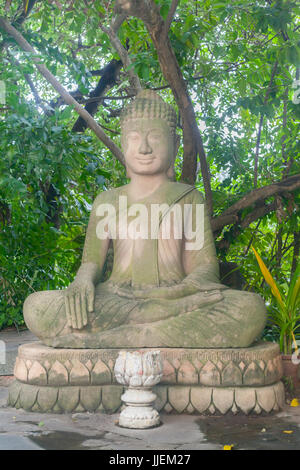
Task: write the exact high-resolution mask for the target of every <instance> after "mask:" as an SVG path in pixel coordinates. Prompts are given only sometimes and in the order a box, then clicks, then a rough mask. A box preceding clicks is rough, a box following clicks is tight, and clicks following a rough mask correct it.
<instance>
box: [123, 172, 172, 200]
mask: <svg viewBox="0 0 300 470" xmlns="http://www.w3.org/2000/svg"><path fill="white" fill-rule="evenodd" d="M166 181H169V179H168V177H167V175H166V174H165V173H163V174H158V175H132V177H131V180H130V183H129V184H128V190H129V194H130V196H131V198H132V199H141V198H145V197H147V196H150V195H151V194H152V193H154V191H156V190H157V189H158V188H159V187H160V186H161V185H162V184H163V183H165V182H166Z"/></svg>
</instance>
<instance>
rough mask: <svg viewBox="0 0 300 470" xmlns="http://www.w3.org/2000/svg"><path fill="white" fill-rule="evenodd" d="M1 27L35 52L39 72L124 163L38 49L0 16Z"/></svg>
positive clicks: (23, 45) (111, 143) (122, 160)
mask: <svg viewBox="0 0 300 470" xmlns="http://www.w3.org/2000/svg"><path fill="white" fill-rule="evenodd" d="M0 28H1V29H3V30H4V31H5V32H6V33H7V34H9V35H10V36H12V37H13V38H14V39H15V41H16V42H17V44H19V46H20V47H21V48H22V49H24V50H25V51H26V52H31V53H32V54H35V57H33V58H32V60H33V62H34V64H35V65H36V67H37V69H38V70H39V72H40V73H41V74H42V75H43V77H45V79H46V80H47V81H48V82H49V83H51V85H52V86H53V88H55V90H56V91H57V92H58V93H59V94H60V95H61V97H62V98H63V100H64V101H65V103H66V104H69V105H70V106H74V108H75V110H76V111H77V112H78V114H79V115H80V116H81V117H82V118H83V119H84V120H85V121H86V122H87V124H88V126H89V127H90V128H91V129H92V130H93V131H94V132H95V134H96V135H97V137H98V138H99V139H100V140H101V142H103V143H104V145H106V146H107V147H108V148H109V150H110V151H111V152H112V153H113V155H114V156H115V157H116V158H117V159H118V160H119V161H120V162H121V163H122V164H123V163H124V157H123V153H122V152H121V150H120V149H119V147H118V146H117V145H116V144H115V143H114V142H113V141H112V140H111V139H110V138H109V137H108V136H107V135H106V134H105V132H104V131H103V130H102V129H101V127H100V126H99V125H98V124H97V122H96V121H95V120H94V119H93V117H92V116H91V115H90V114H89V113H88V112H87V111H86V110H85V109H84V108H83V107H82V106H81V105H80V104H79V103H78V102H77V101H76V100H75V99H74V98H73V97H72V96H71V95H70V94H69V93H68V92H67V90H66V89H65V88H64V87H63V86H62V85H61V84H60V83H59V82H58V81H57V80H56V78H55V77H54V75H53V74H52V73H51V72H50V71H49V70H48V69H47V67H45V66H44V65H43V64H41V62H40V58H39V57H37V55H36V51H35V50H34V49H33V47H31V45H30V44H29V43H28V42H27V41H26V39H25V38H24V37H23V36H22V35H21V34H20V33H19V31H17V30H16V29H15V28H14V27H13V26H12V25H10V24H9V23H8V22H7V21H6V20H5V19H4V18H2V17H0Z"/></svg>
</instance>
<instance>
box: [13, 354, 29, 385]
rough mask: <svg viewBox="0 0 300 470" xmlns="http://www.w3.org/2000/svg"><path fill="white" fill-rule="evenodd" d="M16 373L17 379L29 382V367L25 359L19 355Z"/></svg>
mask: <svg viewBox="0 0 300 470" xmlns="http://www.w3.org/2000/svg"><path fill="white" fill-rule="evenodd" d="M14 375H15V377H16V379H18V380H20V382H27V376H28V371H27V367H26V365H25V362H24V361H23V359H20V358H19V357H17V359H16V364H15V369H14Z"/></svg>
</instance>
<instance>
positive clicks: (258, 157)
mask: <svg viewBox="0 0 300 470" xmlns="http://www.w3.org/2000/svg"><path fill="white" fill-rule="evenodd" d="M114 3H115V2H110V1H100V0H93V1H92V0H66V1H65V2H59V1H56V0H49V1H48V2H41V1H36V2H34V1H32V0H31V1H29V2H23V1H21V0H11V1H9V2H2V3H1V6H0V16H2V17H6V18H7V19H8V20H9V21H10V22H11V23H13V24H15V26H16V27H17V28H18V29H19V30H20V32H21V33H22V34H23V36H24V37H25V38H26V39H27V41H28V42H29V43H30V44H31V45H32V46H33V47H34V48H35V50H36V51H37V54H38V55H39V57H40V58H41V61H42V63H44V64H45V65H46V66H47V67H48V69H49V70H50V71H51V72H52V73H53V74H54V75H55V76H56V77H57V79H58V80H59V82H60V83H61V84H62V85H63V86H64V87H65V88H66V89H67V90H68V91H75V90H79V91H80V92H81V93H82V95H83V99H88V97H89V96H88V95H89V92H90V91H91V90H93V89H94V88H95V87H96V85H97V82H98V80H99V76H98V75H95V74H94V71H95V70H100V69H102V68H103V67H104V66H105V65H107V64H108V63H109V62H110V61H111V60H112V59H114V58H115V59H119V56H118V54H117V53H116V51H115V49H114V47H113V45H112V44H111V42H110V39H109V37H108V35H107V34H106V33H105V32H103V30H102V29H101V27H100V25H105V26H108V25H109V24H110V23H111V21H112V19H113V18H114V17H115V13H114V11H113V6H114ZM156 3H157V4H158V5H159V6H160V8H161V10H160V11H161V15H162V16H163V17H164V18H166V17H167V15H168V11H169V7H170V4H171V1H169V0H160V1H156ZM24 5H25V7H26V5H27V6H28V11H27V12H26V14H27V13H28V12H29V14H28V16H27V17H26V18H25V20H24V21H23V22H19V24H18V23H17V22H16V21H17V19H18V18H19V17H20V15H21V14H22V12H24ZM30 5H33V7H32V10H30ZM29 10H30V11H29ZM298 10H299V9H298V7H297V5H296V2H294V1H292V0H278V1H274V2H272V1H271V0H270V1H266V0H258V1H257V2H250V1H249V0H235V1H233V2H226V1H224V0H204V1H201V2H200V1H194V2H190V1H188V0H182V1H181V2H179V5H178V7H177V10H176V13H175V15H174V18H173V21H172V23H171V27H170V30H169V38H170V41H171V44H172V47H173V50H174V53H175V55H176V58H177V61H178V63H179V66H180V68H181V71H182V74H183V77H184V79H185V81H186V85H187V88H188V91H189V94H190V97H191V100H192V103H193V106H194V110H195V113H196V117H197V122H198V126H199V128H200V130H201V133H202V138H203V142H204V147H205V151H206V155H207V161H208V164H209V170H210V175H211V187H212V191H213V203H214V215H215V216H218V215H221V214H222V213H223V212H224V211H225V210H226V209H227V208H228V207H230V206H231V205H232V204H234V203H235V202H237V201H239V200H241V199H242V198H243V197H244V196H245V194H247V193H249V192H250V191H251V190H253V189H255V188H256V187H258V188H260V187H264V186H267V185H269V184H271V183H273V182H275V181H280V180H282V179H283V178H285V177H287V176H288V175H293V174H297V173H299V172H300V159H299V146H298V141H297V133H298V122H297V121H298V120H299V115H300V111H299V104H297V102H296V101H297V100H295V96H296V92H297V89H296V88H293V86H294V85H295V80H296V79H299V71H298V72H297V70H299V68H298V69H297V67H299V48H298V45H299V36H298V28H299V25H298V23H297V14H298ZM1 35H2V37H1ZM118 37H119V39H120V41H121V43H122V44H123V46H124V47H125V49H126V48H127V49H128V55H129V58H130V60H131V62H132V65H131V70H133V71H134V72H135V73H136V74H137V75H138V77H139V79H140V81H141V84H142V86H143V87H151V88H154V89H159V90H160V94H161V96H162V97H163V98H164V99H165V100H166V101H168V102H169V103H171V104H172V105H173V106H175V107H176V103H175V100H174V97H173V95H172V93H171V91H170V89H169V87H168V83H166V82H165V79H164V77H163V75H162V73H161V70H160V65H159V61H158V54H157V51H156V50H155V48H154V46H153V44H152V42H151V40H150V37H149V33H148V31H147V29H146V27H145V26H144V24H143V22H142V21H141V20H139V19H136V18H128V19H127V21H125V22H123V24H122V25H121V27H120V28H119V30H118ZM1 41H4V43H5V46H3V43H1ZM0 51H1V61H0V80H2V81H3V82H4V83H5V85H6V99H5V102H4V103H2V102H1V101H0V135H1V139H0V151H1V156H2V158H1V160H0V247H1V250H0V328H1V327H4V326H7V325H10V324H19V323H20V322H22V309H21V307H22V303H23V301H24V298H25V297H26V296H27V295H28V294H29V293H31V292H32V291H36V290H44V289H58V288H63V287H65V286H66V285H67V284H68V283H69V282H70V280H71V279H72V278H73V277H74V275H75V273H76V269H77V267H78V265H79V263H80V256H81V252H82V246H83V241H84V233H85V228H86V224H87V220H88V214H89V209H90V205H91V203H92V201H93V199H94V197H95V195H96V194H97V192H99V191H102V190H105V189H107V188H109V187H114V186H120V185H122V184H124V183H125V182H126V175H125V171H124V168H123V167H122V165H121V164H120V163H119V162H118V161H116V159H115V158H114V157H113V156H112V155H111V153H110V152H109V151H108V149H107V148H106V147H105V146H104V145H103V144H102V143H101V142H100V141H99V140H98V139H97V138H96V137H95V135H94V134H93V133H92V132H91V131H90V130H87V131H86V132H85V133H84V134H75V133H72V132H71V129H72V126H73V124H74V122H75V121H76V119H77V117H78V115H77V114H76V112H75V111H74V109H72V108H71V107H69V106H65V105H61V106H55V102H56V100H57V94H56V92H55V91H54V90H53V88H52V86H51V85H50V84H49V83H48V82H47V81H46V80H45V79H44V78H43V77H41V75H40V74H39V73H38V72H37V70H36V68H35V67H34V65H33V61H32V54H30V53H27V52H24V51H21V49H20V48H19V47H18V46H17V45H16V43H15V42H14V40H13V39H12V38H10V37H8V36H7V35H6V34H5V33H3V34H2V32H1V31H0ZM297 73H298V75H297ZM106 96H107V99H106V100H105V101H104V102H101V103H100V106H99V109H98V112H97V113H96V114H95V116H94V117H95V119H96V120H97V122H98V123H99V125H100V126H102V127H103V129H104V130H105V131H106V132H107V134H108V135H109V137H110V138H111V139H112V140H113V141H114V142H115V143H116V144H117V145H119V143H120V142H119V134H118V132H119V114H120V111H121V109H122V107H123V106H124V105H125V104H127V103H128V101H129V99H130V98H129V97H130V96H131V87H130V83H129V79H128V70H127V71H126V70H124V69H123V70H122V71H121V73H120V77H119V82H118V83H117V85H115V86H114V87H113V88H111V89H109V90H108V91H107V93H106ZM120 97H121V98H122V99H120ZM51 106H52V107H53V106H54V111H51ZM179 134H182V129H181V127H179ZM182 159H183V147H182V145H181V147H180V148H179V152H178V157H177V160H176V174H177V178H178V179H179V177H180V172H181V167H182ZM255 162H256V163H257V170H255ZM196 186H197V188H198V189H199V190H201V191H203V189H204V188H203V182H202V178H201V172H200V171H199V173H198V178H197V181H196ZM272 203H276V208H275V210H272V211H270V212H268V213H266V214H265V215H264V216H263V217H261V218H257V220H254V221H253V222H251V223H250V224H249V225H247V226H242V225H241V223H240V220H244V219H245V218H246V217H247V215H249V213H250V212H251V210H253V207H252V208H247V209H244V210H243V211H242V212H241V214H239V217H240V219H239V221H238V222H237V223H236V224H230V225H226V226H224V228H223V229H222V230H220V232H218V233H217V234H216V235H217V237H216V242H217V249H218V255H219V257H220V259H222V260H223V261H224V260H226V261H233V262H235V263H237V265H238V266H239V268H240V270H241V272H242V274H243V276H244V278H245V286H244V288H245V289H251V290H255V291H257V292H259V293H261V294H263V295H264V297H265V298H266V300H267V302H268V303H269V304H270V305H271V298H272V295H271V293H270V291H269V289H268V288H267V287H266V285H265V284H264V283H262V282H261V273H260V270H259V268H258V266H257V263H256V259H255V256H254V255H253V254H252V252H251V251H249V250H250V246H251V244H253V245H255V246H256V249H257V251H259V252H260V253H262V258H263V260H264V262H265V264H266V266H268V269H269V271H270V272H271V273H272V276H273V278H274V279H276V282H277V284H278V285H280V286H281V285H283V284H284V283H285V282H287V281H286V280H287V279H290V278H291V275H292V274H293V273H292V271H295V266H296V265H297V263H298V262H299V259H298V256H299V243H300V241H299V236H298V232H299V203H300V197H299V191H298V192H286V193H284V194H280V195H278V196H276V197H270V198H267V199H266V200H265V201H263V203H262V204H265V205H267V204H272ZM272 308H273V304H272ZM266 334H267V335H268V338H269V339H276V334H277V333H276V331H275V330H274V329H271V328H270V327H268V329H267V330H266Z"/></svg>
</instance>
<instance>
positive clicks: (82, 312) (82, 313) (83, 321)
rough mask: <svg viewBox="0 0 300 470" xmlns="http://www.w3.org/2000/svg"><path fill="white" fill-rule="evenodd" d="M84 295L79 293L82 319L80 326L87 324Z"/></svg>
mask: <svg viewBox="0 0 300 470" xmlns="http://www.w3.org/2000/svg"><path fill="white" fill-rule="evenodd" d="M86 302H87V298H86V294H85V293H81V317H82V326H86V325H87V324H88V317H87V309H86Z"/></svg>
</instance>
